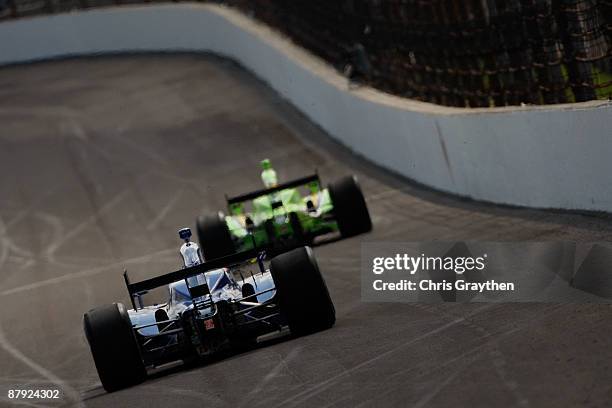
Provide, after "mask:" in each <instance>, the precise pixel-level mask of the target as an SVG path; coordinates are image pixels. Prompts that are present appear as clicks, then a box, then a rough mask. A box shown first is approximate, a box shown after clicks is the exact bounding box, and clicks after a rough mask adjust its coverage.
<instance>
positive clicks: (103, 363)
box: [83, 228, 336, 392]
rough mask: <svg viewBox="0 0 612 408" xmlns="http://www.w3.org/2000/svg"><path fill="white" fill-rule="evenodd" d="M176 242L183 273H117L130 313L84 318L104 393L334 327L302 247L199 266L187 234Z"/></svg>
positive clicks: (109, 311)
mask: <svg viewBox="0 0 612 408" xmlns="http://www.w3.org/2000/svg"><path fill="white" fill-rule="evenodd" d="M179 235H180V237H181V238H182V239H183V240H184V241H185V242H184V244H183V246H182V247H181V250H180V253H181V256H182V259H183V263H184V268H183V269H181V270H178V271H176V272H171V273H168V274H165V275H161V276H158V277H155V278H151V279H148V280H144V281H141V282H134V283H132V282H130V280H129V278H128V275H127V272H125V273H124V279H125V283H126V286H127V290H128V292H129V295H130V299H131V302H132V307H133V309H131V310H127V308H126V307H125V306H124V305H123V304H121V303H113V304H111V305H107V306H102V307H98V308H95V309H92V310H90V311H88V312H87V313H85V315H84V319H83V324H84V330H85V335H86V337H87V341H88V342H89V346H90V348H91V353H92V356H93V359H94V362H95V365H96V368H97V370H98V375H99V376H100V380H101V382H102V386H103V387H104V389H105V390H106V391H108V392H112V391H115V390H118V389H121V388H125V387H128V386H131V385H134V384H137V383H139V382H142V381H144V380H145V379H146V377H147V372H148V371H150V370H151V369H155V368H157V367H159V366H161V365H164V364H166V363H170V362H173V361H180V360H182V361H183V362H190V361H194V360H201V359H206V358H207V357H210V356H213V355H214V354H216V353H218V352H220V351H222V350H231V349H241V348H243V347H245V346H247V347H248V346H249V345H252V344H254V343H256V342H257V339H258V337H260V336H262V335H264V334H268V333H274V332H279V333H281V332H284V331H286V329H287V328H288V329H289V331H290V332H291V333H292V334H294V335H304V334H308V333H312V332H315V331H319V330H324V329H327V328H330V327H331V326H333V324H334V323H335V320H336V315H335V309H334V305H333V303H332V300H331V298H330V296H329V293H328V291H327V286H326V285H325V281H324V279H323V277H322V276H321V273H320V272H319V268H318V266H317V262H316V260H315V258H314V255H313V253H312V250H311V249H310V248H309V247H301V248H297V249H294V250H292V251H290V252H286V253H284V254H281V255H278V256H276V257H274V258H272V259H271V260H270V261H268V260H267V259H266V254H265V253H264V252H257V251H249V252H243V253H238V254H234V255H230V256H227V257H224V258H217V259H214V260H211V261H209V262H202V257H201V254H200V250H199V248H198V246H197V244H196V243H195V242H191V241H190V237H191V231H190V230H189V229H187V228H185V229H182V230H180V231H179ZM164 286H165V287H167V297H168V299H167V301H166V302H164V303H160V304H155V305H151V306H146V305H145V304H144V303H145V302H144V301H143V298H144V295H145V294H147V292H148V291H151V290H153V289H155V288H160V287H164ZM287 332H288V331H287Z"/></svg>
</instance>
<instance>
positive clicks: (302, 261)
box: [270, 247, 336, 335]
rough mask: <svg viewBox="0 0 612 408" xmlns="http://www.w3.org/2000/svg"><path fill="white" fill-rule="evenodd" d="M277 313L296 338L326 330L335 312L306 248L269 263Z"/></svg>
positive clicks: (309, 249)
mask: <svg viewBox="0 0 612 408" xmlns="http://www.w3.org/2000/svg"><path fill="white" fill-rule="evenodd" d="M270 272H271V273H272V278H273V279H274V284H275V285H276V296H277V298H278V303H279V306H280V312H281V314H282V315H283V316H284V318H285V319H286V320H287V323H288V324H289V328H290V329H291V332H292V333H293V334H296V335H303V334H308V333H313V332H316V331H319V330H324V329H328V328H330V327H331V326H333V325H334V323H335V322H336V310H335V308H334V304H333V302H332V300H331V297H330V296H329V292H328V290H327V285H326V284H325V280H324V279H323V276H322V275H321V272H320V271H319V266H318V265H317V261H316V259H315V257H314V255H313V253H312V249H311V248H310V247H301V248H296V249H294V250H292V251H289V252H286V253H284V254H281V255H278V256H276V257H275V258H273V259H272V261H271V263H270Z"/></svg>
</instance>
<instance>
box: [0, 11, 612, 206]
mask: <svg viewBox="0 0 612 408" xmlns="http://www.w3.org/2000/svg"><path fill="white" fill-rule="evenodd" d="M159 50H168V51H172V50H186V51H211V52H215V53H218V54H222V55H225V56H227V57H230V58H233V59H235V60H237V61H239V62H240V63H241V64H242V65H244V66H245V67H247V68H248V69H250V70H252V71H253V72H254V73H255V74H256V75H258V76H259V77H260V78H262V79H263V80H265V81H266V82H268V83H269V84H270V85H271V86H272V87H273V88H274V89H276V90H277V91H278V92H279V93H280V94H282V95H283V96H284V97H285V98H287V99H288V100H289V101H291V103H293V104H294V105H295V106H296V107H297V108H299V109H300V110H302V111H303V112H304V113H305V114H306V115H307V116H309V117H310V118H311V119H312V120H313V121H315V122H316V123H318V124H319V125H320V126H321V127H322V128H324V129H325V130H326V131H327V132H329V134H330V135H331V136H333V137H335V138H336V139H338V140H339V141H340V142H342V143H343V144H345V145H346V146H348V147H350V148H351V149H353V150H354V151H355V152H357V153H359V154H361V155H363V156H365V157H367V158H368V159H370V160H372V161H373V162H376V163H378V164H380V165H382V166H384V167H387V168H389V169H390V170H393V171H395V172H397V173H400V174H402V175H404V176H406V177H409V178H411V179H413V180H416V181H418V182H421V183H423V184H426V185H429V186H431V187H433V188H436V189H440V190H443V191H447V192H451V193H455V194H459V195H462V196H468V197H472V198H475V199H479V200H485V201H490V202H495V203H504V204H515V205H521V206H530V207H544V208H564V209H583V210H602V211H608V212H612V103H610V102H607V101H605V102H604V101H596V102H587V103H581V104H573V105H557V106H545V107H525V108H494V109H460V108H448V107H440V106H436V105H432V104H427V103H420V102H414V101H409V100H405V99H402V98H398V97H394V96H391V95H388V94H384V93H381V92H378V91H375V90H372V89H369V88H361V89H357V90H350V91H349V90H348V89H347V84H346V81H345V80H344V79H343V78H342V77H340V76H339V75H338V74H337V73H336V72H335V71H333V70H332V69H331V68H330V67H328V66H326V65H325V64H324V63H322V62H321V61H320V60H318V59H316V58H314V57H312V56H311V55H309V54H308V53H306V52H305V51H304V50H301V49H299V48H298V47H295V46H293V45H292V44H291V43H290V42H289V41H287V40H286V39H284V38H282V37H281V36H279V35H276V34H275V33H274V32H272V31H271V30H269V29H267V28H266V27H264V26H261V25H259V24H257V23H256V22H254V21H252V20H250V19H248V18H246V17H244V16H242V15H241V14H239V13H237V12H235V11H233V10H230V9H226V8H222V7H219V6H213V5H202V4H198V3H194V4H186V3H182V4H167V5H147V6H134V7H120V8H108V9H97V10H90V11H82V12H76V13H71V14H61V15H52V16H46V17H36V18H27V19H22V20H16V21H10V22H5V23H2V24H0V64H6V63H12V62H20V61H31V60H36V59H47V58H50V57H57V56H64V55H82V54H96V53H108V52H125V51H159Z"/></svg>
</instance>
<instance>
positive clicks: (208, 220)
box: [196, 212, 236, 261]
mask: <svg viewBox="0 0 612 408" xmlns="http://www.w3.org/2000/svg"><path fill="white" fill-rule="evenodd" d="M196 228H197V232H198V240H199V241H200V248H201V249H202V254H203V255H204V259H206V260H207V261H210V260H211V259H215V258H221V257H223V256H228V255H231V254H233V253H234V252H235V251H236V249H235V247H234V242H233V241H232V236H231V234H230V231H229V228H228V227H227V223H226V222H225V216H224V215H223V213H222V212H218V213H217V214H213V215H201V216H199V217H198V219H197V220H196Z"/></svg>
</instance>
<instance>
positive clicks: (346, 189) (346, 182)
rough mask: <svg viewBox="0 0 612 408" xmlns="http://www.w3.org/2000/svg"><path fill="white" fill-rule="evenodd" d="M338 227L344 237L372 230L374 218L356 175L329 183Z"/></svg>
mask: <svg viewBox="0 0 612 408" xmlns="http://www.w3.org/2000/svg"><path fill="white" fill-rule="evenodd" d="M329 195H330V197H331V200H332V204H333V205H334V214H335V216H336V221H337V222H338V229H339V230H340V234H341V235H342V236H343V237H352V236H354V235H358V234H362V233H364V232H368V231H370V230H372V220H371V219H370V212H369V211H368V206H367V205H366V202H365V199H364V197H363V193H362V192H361V187H359V183H358V182H357V178H356V177H355V176H347V177H343V178H341V179H340V180H338V181H336V182H334V183H331V184H330V185H329Z"/></svg>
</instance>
